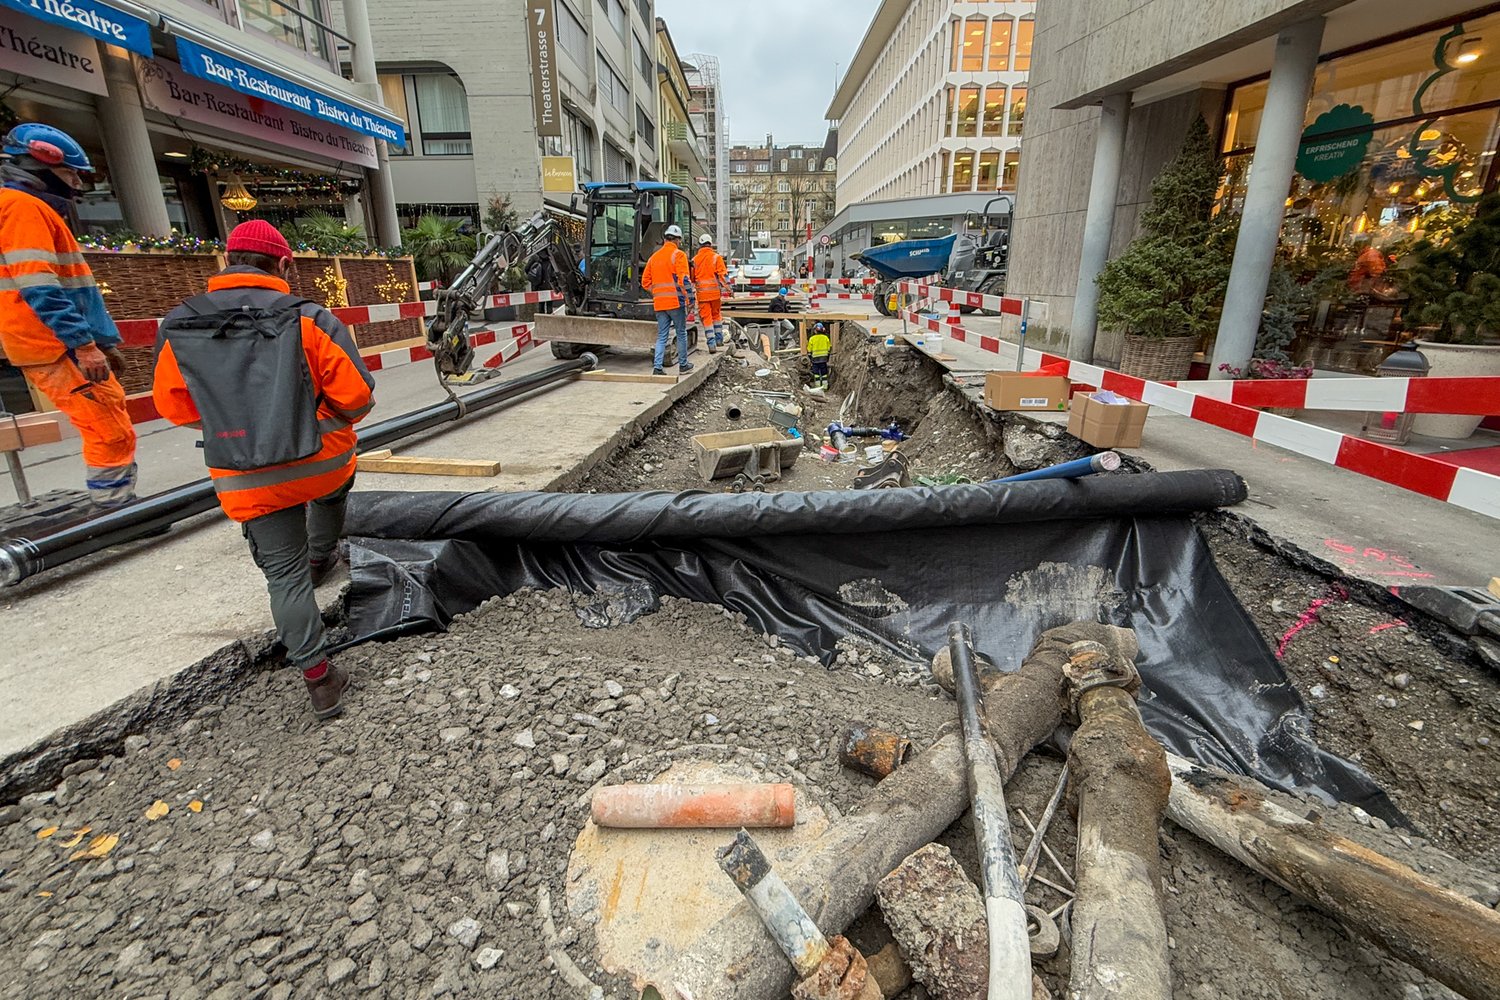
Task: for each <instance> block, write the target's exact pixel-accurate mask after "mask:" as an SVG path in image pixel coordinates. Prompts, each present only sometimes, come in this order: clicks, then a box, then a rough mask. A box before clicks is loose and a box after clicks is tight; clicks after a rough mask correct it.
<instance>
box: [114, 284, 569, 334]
mask: <svg viewBox="0 0 1500 1000" xmlns="http://www.w3.org/2000/svg"><path fill="white" fill-rule="evenodd" d="M561 298H562V296H560V295H558V294H557V293H556V292H554V291H550V290H547V291H541V292H510V293H508V294H505V295H491V296H489V297H488V298H485V299H483V300H481V301H480V303H479V306H480V308H481V309H504V308H506V307H507V306H522V305H539V304H541V303H543V302H556V301H559V300H560V299H561ZM437 311H438V304H437V303H436V302H382V303H380V304H378V305H373V306H340V307H338V308H337V309H330V310H329V312H331V313H333V315H334V316H336V317H337V318H338V320H339V322H341V323H343V324H344V325H345V326H362V325H364V324H366V323H388V322H390V321H392V320H400V319H426V318H429V317H432V316H436V315H437ZM161 323H162V321H161V320H160V319H123V320H118V321H117V322H116V323H115V325H116V326H117V327H119V330H120V337H121V340H122V341H123V344H124V346H125V347H152V346H154V345H155V344H156V334H157V331H158V330H160V329H161Z"/></svg>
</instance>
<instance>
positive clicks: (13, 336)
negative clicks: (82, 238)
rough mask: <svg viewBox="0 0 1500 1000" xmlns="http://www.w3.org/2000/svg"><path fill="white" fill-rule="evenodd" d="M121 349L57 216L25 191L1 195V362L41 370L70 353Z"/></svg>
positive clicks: (73, 243)
mask: <svg viewBox="0 0 1500 1000" xmlns="http://www.w3.org/2000/svg"><path fill="white" fill-rule="evenodd" d="M119 342H120V332H119V331H118V330H116V329H115V323H114V320H112V319H110V318H109V312H108V310H106V309H105V308H104V297H103V296H102V295H101V294H100V293H99V286H98V285H97V284H96V283H95V282H94V275H93V272H91V271H90V270H89V266H88V264H87V263H85V262H84V259H83V254H82V252H80V251H79V249H78V241H77V240H75V239H73V234H72V233H70V232H68V226H67V223H65V222H64V221H63V219H62V216H60V215H58V214H57V212H56V211H54V210H53V209H52V207H51V206H50V205H48V204H47V203H46V202H44V201H42V200H41V199H40V198H37V197H35V196H33V195H30V194H27V193H26V192H25V191H19V190H16V189H15V188H3V189H0V348H3V349H4V351H5V356H6V358H7V359H9V361H10V363H11V364H13V365H45V364H51V363H52V362H54V361H56V360H57V359H58V358H60V357H62V356H63V355H64V354H66V353H67V352H68V351H69V350H71V349H73V348H75V347H83V346H84V345H86V344H91V343H93V344H98V345H99V346H100V347H114V346H115V345H116V344H118V343H119Z"/></svg>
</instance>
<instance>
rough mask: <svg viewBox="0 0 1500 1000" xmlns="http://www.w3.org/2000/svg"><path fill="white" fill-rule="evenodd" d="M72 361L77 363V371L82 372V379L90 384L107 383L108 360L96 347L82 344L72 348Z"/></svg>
mask: <svg viewBox="0 0 1500 1000" xmlns="http://www.w3.org/2000/svg"><path fill="white" fill-rule="evenodd" d="M73 360H74V361H75V362H77V364H78V370H79V371H81V372H83V377H84V378H86V379H88V380H89V381H90V382H108V381H109V359H108V358H106V357H105V356H104V352H103V351H101V350H99V348H98V346H97V345H95V344H84V345H83V346H82V347H76V348H74V349H73Z"/></svg>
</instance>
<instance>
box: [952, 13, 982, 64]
mask: <svg viewBox="0 0 1500 1000" xmlns="http://www.w3.org/2000/svg"><path fill="white" fill-rule="evenodd" d="M987 24H989V19H988V18H984V17H971V18H969V19H968V20H967V21H954V22H953V64H952V67H951V68H952V70H953V72H955V73H978V72H981V71H982V70H983V69H984V28H985V25H987Z"/></svg>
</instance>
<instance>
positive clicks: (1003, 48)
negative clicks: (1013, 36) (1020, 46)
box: [990, 17, 1010, 73]
mask: <svg viewBox="0 0 1500 1000" xmlns="http://www.w3.org/2000/svg"><path fill="white" fill-rule="evenodd" d="M1008 69H1010V18H1008V17H997V18H995V19H994V20H993V21H991V22H990V72H991V73H1003V72H1005V71H1006V70H1008Z"/></svg>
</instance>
